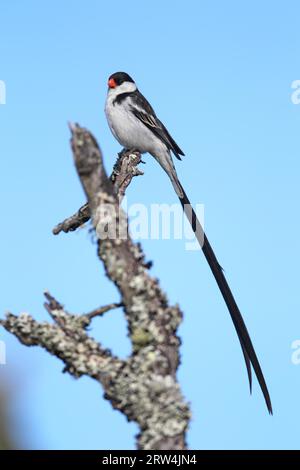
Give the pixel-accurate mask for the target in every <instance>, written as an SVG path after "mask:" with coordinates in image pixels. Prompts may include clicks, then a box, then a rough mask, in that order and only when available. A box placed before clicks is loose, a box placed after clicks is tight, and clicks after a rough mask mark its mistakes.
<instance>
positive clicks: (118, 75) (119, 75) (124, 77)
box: [109, 72, 134, 86]
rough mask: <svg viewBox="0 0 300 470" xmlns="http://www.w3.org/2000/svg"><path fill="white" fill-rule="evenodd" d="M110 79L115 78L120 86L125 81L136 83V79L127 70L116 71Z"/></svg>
mask: <svg viewBox="0 0 300 470" xmlns="http://www.w3.org/2000/svg"><path fill="white" fill-rule="evenodd" d="M110 79H113V80H114V81H115V82H116V85H118V86H119V85H122V83H124V82H131V83H134V80H133V79H132V78H131V77H130V75H128V73H126V72H115V73H113V74H112V75H111V76H110V77H109V80H110Z"/></svg>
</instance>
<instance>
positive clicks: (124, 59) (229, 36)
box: [0, 0, 300, 449]
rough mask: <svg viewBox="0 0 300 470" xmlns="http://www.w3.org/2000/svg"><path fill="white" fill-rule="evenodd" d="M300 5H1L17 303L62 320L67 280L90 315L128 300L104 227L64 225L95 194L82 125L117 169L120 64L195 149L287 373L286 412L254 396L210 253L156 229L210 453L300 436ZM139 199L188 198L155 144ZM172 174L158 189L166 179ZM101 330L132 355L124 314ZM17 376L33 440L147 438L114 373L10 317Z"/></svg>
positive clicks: (217, 214) (197, 192) (215, 229)
mask: <svg viewBox="0 0 300 470" xmlns="http://www.w3.org/2000/svg"><path fill="white" fill-rule="evenodd" d="M299 14H300V6H299V2H296V1H288V2H276V3H274V2H271V1H265V2H259V1H257V0H254V1H252V2H242V3H241V2H238V1H228V2H222V1H220V0H219V1H214V2H205V1H198V0H187V1H186V2H181V1H178V0H172V1H170V0H167V1H164V2H161V1H158V0H152V1H151V2H138V1H135V0H127V1H126V2H120V1H119V0H115V1H114V2H97V1H95V0H87V1H86V2H80V1H77V0H73V1H72V2H71V1H65V2H59V1H57V0H53V1H52V2H47V3H45V2H44V3H41V2H38V1H33V0H32V1H29V0H25V1H21V0H13V1H8V0H6V1H5V0H4V1H3V2H2V5H1V29H0V57H1V61H0V64H1V67H0V80H4V81H5V84H6V104H5V105H0V154H1V172H0V179H1V181H0V188H1V193H2V198H1V199H2V208H1V212H2V217H1V219H2V229H1V244H0V254H1V271H0V276H1V283H0V285H1V296H0V311H1V312H2V313H1V315H3V314H4V312H5V311H7V310H10V311H12V312H14V313H19V312H21V311H28V312H30V313H31V314H32V315H33V316H35V317H36V318H38V319H39V320H47V314H46V312H45V310H44V309H43V306H42V304H43V297H42V292H43V291H44V290H45V289H49V290H50V292H51V293H53V295H55V296H56V297H57V298H58V299H59V300H60V301H61V302H63V303H64V304H65V306H66V308H67V309H68V310H70V311H72V312H78V313H82V312H86V311H89V310H92V309H93V308H95V307H96V306H98V305H104V304H106V303H109V302H111V301H117V300H118V294H117V292H116V289H115V288H114V287H113V286H112V285H111V284H110V283H109V282H108V281H107V279H106V278H105V277H104V273H103V268H102V266H101V265H100V264H99V262H98V259H97V257H96V247H95V245H94V244H93V243H92V241H91V237H90V235H89V234H88V231H87V230H80V231H79V232H78V233H73V234H70V235H61V236H59V237H54V236H53V235H52V234H51V230H52V227H53V226H54V225H55V224H56V223H57V222H58V221H60V220H61V219H63V218H64V217H65V216H67V215H70V214H71V213H72V212H73V211H74V210H76V209H77V208H78V207H79V206H80V205H81V204H82V203H83V202H84V195H83V192H82V189H81V186H80V183H79V181H78V178H77V175H76V172H75V169H74V167H73V162H72V156H71V152H70V148H69V130H68V127H67V122H68V121H77V122H79V123H80V124H82V125H84V126H86V127H88V128H89V129H90V130H92V132H93V133H94V134H95V136H96V137H97V139H98V140H99V142H100V145H101V147H102V150H103V152H104V156H105V164H106V167H107V169H108V171H109V170H110V169H111V167H112V165H113V163H114V159H115V156H116V153H117V152H118V151H119V145H118V144H117V142H116V141H115V140H114V139H113V137H112V135H111V134H110V131H109V129H108V127H107V124H106V121H105V116H104V112H103V109H104V101H105V95H106V81H107V77H108V76H109V75H110V74H111V73H113V72H115V71H118V70H124V71H127V72H128V73H130V75H132V76H133V77H134V78H135V80H136V81H137V83H138V85H139V88H140V89H141V91H142V92H143V93H144V94H145V95H146V96H147V97H148V99H149V100H150V101H151V103H152V104H153V106H154V108H155V109H156V111H157V113H158V114H159V117H160V118H161V119H162V121H163V122H164V123H165V124H166V125H167V126H168V128H169V130H170V132H171V133H172V134H173V135H174V137H175V139H176V141H177V142H178V144H179V145H180V146H181V147H182V148H183V150H184V151H185V153H186V155H187V157H186V158H184V161H183V162H182V163H180V162H178V164H177V162H176V165H177V170H178V174H179V176H180V179H181V181H182V183H183V185H184V187H185V188H186V191H187V193H188V194H189V195H190V198H191V200H192V201H193V202H194V203H203V204H204V205H205V224H206V230H207V234H208V236H209V238H210V240H211V243H212V245H213V246H214V248H215V251H216V253H217V256H218V258H219V260H220V262H221V264H222V266H223V267H224V268H225V271H226V275H227V278H228V280H229V282H230V285H231V286H232V289H233V291H234V293H235V296H236V298H237V301H238V303H239V305H240V308H241V310H242V311H243V313H244V318H245V321H246V323H247V325H248V328H249V331H250V333H251V336H252V339H253V342H254V344H255V347H256V350H257V354H258V356H259V358H260V360H261V364H262V367H263V370H264V373H265V376H266V379H267V382H268V385H269V389H270V393H271V396H272V400H273V407H274V416H273V417H269V416H268V414H267V412H266V409H265V406H264V402H263V398H262V395H261V393H260V390H259V388H258V385H257V383H256V382H255V383H254V390H253V396H252V397H250V396H249V392H248V384H247V376H246V371H245V367H244V363H243V357H242V354H241V351H240V347H239V343H238V340H237V338H236V334H235V331H234V328H233V326H232V324H231V320H230V318H229V315H228V313H227V310H226V307H225V304H224V302H223V300H222V298H221V295H220V293H219V292H218V289H217V286H216V284H215V282H214V280H213V278H212V275H211V273H210V271H209V269H208V267H207V265H206V263H205V260H204V258H203V255H202V253H201V252H193V251H191V252H189V251H186V250H184V244H183V242H182V241H178V240H152V241H151V240H146V241H145V242H144V243H143V246H144V249H145V252H146V254H147V257H148V258H150V259H152V260H153V261H154V267H153V274H154V275H155V276H158V277H159V278H160V280H161V284H162V286H163V288H164V289H165V291H166V292H167V293H168V297H169V299H170V301H171V302H179V303H180V305H181V307H182V309H183V311H184V314H185V316H184V322H183V324H182V326H181V328H180V335H181V338H182V341H183V344H182V349H181V352H182V365H181V367H180V370H179V380H180V383H181V385H182V387H183V390H184V394H185V396H186V398H187V399H188V400H189V402H190V403H191V407H192V412H193V419H192V423H191V426H190V430H189V433H188V442H189V445H190V447H191V448H196V449H230V448H241V449H253V448H258V449H263V448H267V449H277V448H280V449H281V448H282V449H283V448H284V449H289V448H293V449H295V448H296V449H297V448H299V437H298V434H299V421H300V406H299V387H300V366H297V365H294V364H293V363H292V361H291V355H292V349H291V344H292V342H293V341H294V340H297V339H300V321H299V315H300V299H299V272H298V271H299V268H298V267H299V255H300V250H299V230H300V222H299V216H298V213H299V206H298V202H299V193H300V190H299V171H300V164H299V123H300V105H298V106H297V105H295V104H293V103H292V101H291V94H292V89H291V84H292V82H293V81H294V80H297V79H300V76H299V74H300V72H299V65H298V64H299V46H300V39H299V21H298V18H299ZM145 158H146V161H147V164H146V165H145V168H143V169H144V170H145V176H144V177H142V178H139V179H137V180H136V181H135V182H134V184H132V186H131V188H130V191H129V200H130V202H132V203H133V202H135V203H136V202H138V203H144V204H148V205H149V204H151V203H154V202H155V203H161V202H165V203H174V202H176V199H175V195H174V192H173V189H172V186H171V185H170V183H169V181H168V179H167V177H166V176H165V174H164V173H163V172H162V171H161V169H160V168H159V166H158V165H157V163H156V162H155V161H153V159H152V158H151V157H149V156H147V157H145ZM154 182H155V185H154ZM91 334H93V335H94V336H95V337H96V338H98V339H99V340H101V341H102V343H103V344H105V345H106V346H108V347H111V348H112V350H113V351H114V352H115V353H117V354H120V355H121V356H123V357H125V356H126V355H127V354H128V353H129V351H130V345H129V341H128V339H127V338H126V325H125V321H124V318H123V315H122V312H121V310H116V311H113V312H111V313H110V314H108V315H106V316H105V318H102V319H97V320H95V322H94V324H93V329H92V332H91ZM0 339H1V340H4V341H5V342H6V347H7V365H6V366H0V379H1V382H2V383H3V384H7V387H8V389H9V394H10V397H11V408H10V410H9V413H10V415H11V419H12V421H13V423H14V424H15V427H17V430H16V429H15V433H16V435H17V437H18V438H19V441H20V442H21V445H22V446H24V447H26V448H32V449H39V448H43V449H63V448H68V449H76V448H79V449H97V448H102V449H116V448H121V449H131V448H134V435H135V434H136V433H137V428H136V426H135V425H134V424H128V423H127V421H126V420H125V418H124V417H123V416H122V415H121V414H119V413H118V412H116V411H113V410H112V408H111V406H110V404H109V403H108V402H107V401H104V400H103V398H102V390H101V389H100V387H99V386H98V384H97V383H96V382H93V381H92V380H89V379H87V378H83V379H80V380H75V379H73V378H71V377H70V376H68V375H66V374H61V370H62V364H61V363H60V362H59V361H58V360H57V359H56V358H53V357H50V356H49V355H48V354H47V353H46V352H44V351H42V350H40V349H38V348H25V347H24V346H22V345H21V344H19V343H18V342H17V340H15V339H14V338H13V337H11V336H10V335H8V334H7V333H6V332H4V331H3V330H1V331H0Z"/></svg>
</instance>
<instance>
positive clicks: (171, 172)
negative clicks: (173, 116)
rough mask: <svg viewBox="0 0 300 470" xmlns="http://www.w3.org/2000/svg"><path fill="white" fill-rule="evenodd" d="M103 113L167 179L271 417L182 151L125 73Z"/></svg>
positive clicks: (113, 80)
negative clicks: (189, 188) (190, 193)
mask: <svg viewBox="0 0 300 470" xmlns="http://www.w3.org/2000/svg"><path fill="white" fill-rule="evenodd" d="M105 113H106V117H107V121H108V124H109V127H110V129H111V131H112V133H113V135H114V136H115V138H116V139H117V140H118V142H119V143H120V144H121V145H122V146H123V147H124V148H125V149H128V150H138V151H139V152H140V153H146V152H148V153H150V154H151V155H152V156H153V157H154V158H155V159H156V160H157V161H158V163H159V164H160V165H161V166H162V168H163V169H164V170H165V172H166V173H167V175H168V176H169V178H170V180H171V182H172V184H173V187H174V189H175V191H176V194H177V196H178V198H179V201H180V203H181V205H182V207H183V210H184V212H185V214H186V216H187V218H188V220H189V222H190V224H191V226H192V229H193V231H194V233H195V235H196V237H197V240H198V241H199V244H200V246H201V248H202V251H203V253H204V256H205V258H206V260H207V262H208V264H209V266H210V269H211V271H212V273H213V275H214V277H215V280H216V281H217V284H218V286H219V289H220V291H221V293H222V296H223V298H224V300H225V303H226V305H227V308H228V310H229V313H230V315H231V318H232V321H233V324H234V326H235V329H236V332H237V335H238V338H239V340H240V343H241V347H242V351H243V354H244V358H245V362H246V367H247V372H248V378H249V383H250V391H251V388H252V377H251V365H252V367H253V369H254V371H255V374H256V377H257V379H258V382H259V384H260V387H261V390H262V392H263V395H264V398H265V401H266V404H267V407H268V411H269V413H270V414H272V405H271V400H270V395H269V392H268V388H267V385H266V382H265V379H264V376H263V373H262V370H261V367H260V364H259V362H258V359H257V356H256V353H255V350H254V348H253V345H252V341H251V339H250V336H249V333H248V331H247V328H246V325H245V323H244V320H243V317H242V315H241V312H240V310H239V308H238V306H237V304H236V301H235V299H234V297H233V294H232V292H231V290H230V287H229V285H228V283H227V281H226V278H225V276H224V273H223V270H222V267H221V266H220V264H219V262H218V260H217V258H216V255H215V254H214V251H213V249H212V247H211V245H210V243H209V241H208V239H207V237H206V235H205V233H204V231H203V228H202V226H201V224H200V222H199V220H198V218H197V216H196V214H195V212H194V210H193V208H192V206H191V204H190V201H189V199H188V197H187V195H186V193H185V191H184V189H183V187H182V186H181V183H180V181H179V179H178V176H177V173H176V170H175V166H174V163H173V160H172V156H171V152H172V153H173V154H174V155H175V157H176V158H178V159H179V160H181V157H180V156H181V155H182V156H183V155H184V153H183V151H182V150H181V149H180V147H178V145H177V144H176V142H175V141H174V139H173V138H172V137H171V135H170V134H169V132H168V131H167V129H166V128H165V126H164V125H163V123H162V122H161V121H160V120H159V119H158V117H157V116H156V114H155V112H154V110H153V108H152V106H151V105H150V104H149V103H148V101H147V100H146V98H145V97H144V96H143V95H142V94H141V93H140V91H139V90H138V88H137V86H136V84H135V82H134V81H133V79H132V78H131V77H130V76H129V75H128V74H127V73H125V72H116V73H114V74H113V75H111V76H110V77H109V79H108V93H107V99H106V105H105Z"/></svg>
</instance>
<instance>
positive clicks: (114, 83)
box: [108, 78, 117, 88]
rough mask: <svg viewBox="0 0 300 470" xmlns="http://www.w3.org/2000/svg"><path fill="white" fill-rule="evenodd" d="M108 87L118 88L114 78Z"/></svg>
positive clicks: (109, 81)
mask: <svg viewBox="0 0 300 470" xmlns="http://www.w3.org/2000/svg"><path fill="white" fill-rule="evenodd" d="M108 86H109V88H116V86H117V84H116V82H115V80H114V79H113V78H110V79H109V80H108Z"/></svg>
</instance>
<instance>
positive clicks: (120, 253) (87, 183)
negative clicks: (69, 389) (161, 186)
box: [0, 125, 190, 450]
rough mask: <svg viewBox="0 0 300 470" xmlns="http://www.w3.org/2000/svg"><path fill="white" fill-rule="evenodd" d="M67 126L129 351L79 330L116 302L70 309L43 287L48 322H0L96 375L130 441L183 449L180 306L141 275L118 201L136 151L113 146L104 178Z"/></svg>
mask: <svg viewBox="0 0 300 470" xmlns="http://www.w3.org/2000/svg"><path fill="white" fill-rule="evenodd" d="M71 134H72V138H71V147H72V150H73V155H74V161H75V166H76V169H77V172H78V175H79V178H80V180H81V183H82V186H83V188H84V191H85V194H86V196H87V201H88V202H87V205H85V206H84V207H85V209H83V212H85V211H87V210H88V211H89V214H90V215H91V220H92V224H93V227H94V229H95V233H96V236H97V239H98V250H97V252H98V257H99V259H100V260H101V262H103V264H104V267H105V271H106V275H107V277H108V278H109V279H110V280H111V281H112V282H114V284H115V285H116V287H117V288H118V290H119V292H120V296H121V304H122V306H123V308H124V312H125V316H126V319H127V322H128V333H129V337H130V340H131V343H132V354H131V356H130V357H129V358H128V359H127V360H120V359H119V358H117V357H115V356H113V355H112V354H111V353H110V351H109V350H107V349H105V348H103V347H102V345H101V344H99V343H98V342H96V341H95V340H94V339H93V338H92V337H91V336H90V335H89V334H87V332H86V328H87V326H88V325H89V324H90V322H91V320H92V318H93V317H94V316H96V315H98V314H101V313H104V311H108V310H109V309H110V308H115V307H117V306H120V303H119V304H113V305H110V306H106V307H103V308H102V309H97V310H95V311H93V312H91V313H90V314H84V315H73V314H70V313H68V312H67V311H66V310H65V309H64V307H63V306H62V305H61V304H60V303H58V302H57V301H56V300H55V299H54V298H53V297H52V296H51V295H50V294H49V293H46V294H45V295H46V298H47V302H46V304H45V307H46V309H47V311H48V313H49V314H50V316H51V317H52V319H53V321H54V323H53V324H49V323H39V322H37V321H36V320H34V319H33V318H32V317H31V316H30V315H28V314H21V315H20V316H18V317H17V316H14V315H13V314H11V313H9V314H8V315H7V316H6V319H5V320H1V321H0V323H1V324H2V325H3V326H4V328H6V329H7V330H8V331H10V332H11V333H13V334H14V335H15V336H16V337H17V338H18V339H19V340H20V341H21V342H22V343H23V344H25V345H27V346H33V345H38V346H41V347H42V348H44V349H46V350H47V351H48V352H49V353H50V354H52V355H54V356H56V357H58V358H60V359H61V360H62V361H63V363H64V365H65V368H64V371H66V372H69V373H70V374H72V375H74V376H75V377H80V376H82V375H88V376H90V377H92V378H93V379H95V380H97V381H99V382H100V383H101V384H102V386H103V388H104V392H105V398H106V399H108V400H109V401H110V402H111V404H112V406H113V407H114V408H116V409H118V410H120V411H121V412H122V413H124V414H125V415H126V416H127V418H128V420H130V421H135V422H136V423H137V424H138V425H139V428H140V433H139V435H138V436H137V447H138V448H140V449H157V450H160V449H166V450H170V449H175V450H176V449H185V448H186V440H185V435H186V430H187V427H188V423H189V419H190V410H189V407H188V405H187V403H186V402H185V400H184V398H183V396H182V394H181V391H180V387H179V384H178V382H177V380H176V371H177V368H178V365H179V361H180V358H179V346H180V339H179V338H178V336H177V335H176V331H177V328H178V326H179V324H180V322H181V320H182V314H181V311H180V309H179V307H178V306H170V305H169V304H168V301H167V298H166V295H165V294H164V292H163V291H162V290H161V288H160V285H159V282H158V280H157V279H155V278H153V277H151V276H150V275H149V272H148V270H149V263H146V262H145V257H144V253H143V252H142V249H141V247H140V245H139V244H136V243H134V242H133V241H132V240H131V238H130V236H129V234H128V227H127V217H126V215H125V214H124V212H123V211H122V210H121V208H120V203H119V202H120V201H119V197H122V196H123V195H124V193H125V190H126V188H127V187H128V185H129V184H130V182H131V180H132V178H133V177H134V176H135V175H137V174H140V172H139V170H138V168H137V164H138V163H139V161H140V155H138V154H136V153H132V152H126V153H123V154H121V155H120V156H119V159H118V161H117V163H116V165H115V168H114V170H113V174H112V176H111V178H108V177H107V175H106V172H105V170H104V166H103V160H102V155H101V151H100V149H99V147H98V145H97V143H96V141H95V139H94V137H93V136H92V135H91V133H90V132H88V131H87V130H86V129H84V128H81V127H79V126H78V125H73V126H71ZM79 212H80V211H78V212H77V215H76V214H75V215H74V216H72V217H71V218H68V219H66V220H65V221H64V222H62V223H61V224H60V225H59V226H57V227H56V233H59V232H60V231H65V232H67V231H70V230H74V229H75V228H77V227H79V226H80V225H81V223H82V220H83V218H82V214H81V215H80V214H79ZM87 214H88V213H87V212H86V217H87ZM71 219H72V221H71V222H70V220H71ZM76 224H77V225H76ZM58 227H60V228H58ZM71 227H72V228H71Z"/></svg>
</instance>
